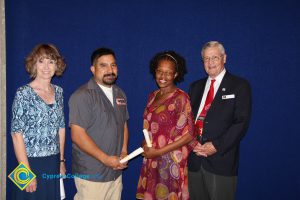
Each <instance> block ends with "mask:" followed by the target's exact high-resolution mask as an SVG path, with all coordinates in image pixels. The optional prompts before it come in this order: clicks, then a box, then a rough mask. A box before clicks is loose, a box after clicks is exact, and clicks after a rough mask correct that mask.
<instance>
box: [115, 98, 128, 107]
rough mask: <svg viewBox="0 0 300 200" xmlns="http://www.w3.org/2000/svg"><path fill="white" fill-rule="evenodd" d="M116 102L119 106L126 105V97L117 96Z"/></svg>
mask: <svg viewBox="0 0 300 200" xmlns="http://www.w3.org/2000/svg"><path fill="white" fill-rule="evenodd" d="M116 103H117V105H118V106H125V105H126V100H125V99H124V98H116Z"/></svg>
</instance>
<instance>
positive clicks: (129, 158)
mask: <svg viewBox="0 0 300 200" xmlns="http://www.w3.org/2000/svg"><path fill="white" fill-rule="evenodd" d="M143 152H144V149H143V148H142V147H140V148H138V149H136V150H134V151H133V152H131V153H130V154H129V155H127V156H126V157H125V158H123V159H122V160H120V163H125V162H127V161H129V160H131V159H132V158H134V157H136V156H138V155H140V154H141V153H143Z"/></svg>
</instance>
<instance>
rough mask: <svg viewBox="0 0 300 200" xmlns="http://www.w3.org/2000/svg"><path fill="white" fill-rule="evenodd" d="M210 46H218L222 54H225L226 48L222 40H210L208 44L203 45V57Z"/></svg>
mask: <svg viewBox="0 0 300 200" xmlns="http://www.w3.org/2000/svg"><path fill="white" fill-rule="evenodd" d="M209 47H218V48H219V49H220V51H221V54H222V55H225V48H224V46H223V45H222V44H221V43H220V42H218V41H209V42H207V43H206V44H204V45H203V47H202V50H201V56H202V58H203V53H204V51H205V50H206V49H207V48H209Z"/></svg>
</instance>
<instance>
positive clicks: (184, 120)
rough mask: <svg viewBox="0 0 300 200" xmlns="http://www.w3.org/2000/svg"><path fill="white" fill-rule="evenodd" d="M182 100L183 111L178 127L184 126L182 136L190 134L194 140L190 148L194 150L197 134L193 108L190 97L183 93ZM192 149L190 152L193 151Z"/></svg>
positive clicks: (181, 111)
mask: <svg viewBox="0 0 300 200" xmlns="http://www.w3.org/2000/svg"><path fill="white" fill-rule="evenodd" d="M180 99H181V102H182V103H181V107H180V108H181V110H180V116H179V118H178V122H177V127H180V126H184V127H183V128H182V130H183V131H182V134H181V135H184V134H187V133H188V134H190V135H191V136H192V137H193V138H194V139H193V140H192V141H191V142H190V143H189V145H188V147H189V148H191V149H193V147H194V146H196V144H197V141H196V132H195V128H194V120H193V114H192V108H191V104H190V99H189V97H188V95H186V94H185V93H183V94H182V95H180ZM191 149H190V150H191Z"/></svg>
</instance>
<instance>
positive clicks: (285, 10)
mask: <svg viewBox="0 0 300 200" xmlns="http://www.w3.org/2000/svg"><path fill="white" fill-rule="evenodd" d="M5 3H6V28H7V30H6V35H7V119H8V121H7V125H8V130H7V135H8V137H7V142H8V143H7V172H8V174H9V173H10V172H11V171H12V170H13V169H14V168H15V167H16V159H15V155H14V151H13V146H12V141H11V137H10V119H11V105H12V101H13V98H14V94H15V91H16V89H17V88H18V87H20V86H21V85H24V84H26V83H28V82H29V81H30V79H29V76H28V75H27V74H26V71H25V68H24V58H25V57H26V56H27V54H28V53H29V52H30V50H31V49H32V48H33V46H35V45H36V44H37V43H53V44H55V45H56V46H58V48H59V49H60V50H61V53H62V54H63V55H64V57H65V58H66V62H67V70H66V71H65V73H64V74H63V77H62V78H55V79H54V80H53V82H54V83H55V84H58V85H60V86H62V87H63V88H64V98H65V114H66V123H68V106H67V102H68V99H69V97H70V95H71V94H72V92H73V91H74V90H75V89H76V88H78V87H79V86H80V85H82V84H83V83H85V82H86V81H87V80H89V78H90V77H91V73H90V71H89V67H90V54H91V52H92V51H93V50H94V49H95V48H98V47H101V46H106V47H110V48H112V49H114V50H115V52H116V55H117V62H118V66H119V79H118V85H120V86H121V87H122V88H123V89H124V91H125V92H126V94H127V97H128V109H129V112H130V121H129V130H130V141H129V151H132V150H134V149H136V148H137V147H138V146H139V145H140V143H141V140H142V139H143V136H142V114H143V109H144V106H145V103H146V100H147V95H148V93H150V92H151V91H152V90H155V89H156V85H155V82H154V81H153V79H152V77H151V75H150V74H149V70H148V63H149V60H150V59H151V57H152V56H153V55H154V54H155V53H157V52H159V51H162V50H169V49H171V50H175V51H177V52H179V53H180V54H181V55H183V56H184V57H185V58H186V61H187V65H188V74H187V76H186V77H185V81H184V82H183V83H181V84H179V85H178V86H179V87H180V88H182V89H183V90H185V91H187V89H188V86H189V84H190V83H191V82H192V81H195V80H197V79H199V78H201V77H203V76H205V73H204V71H203V66H202V63H201V58H200V50H201V46H202V45H203V44H204V43H205V42H207V41H210V40H218V41H221V42H222V43H223V44H224V46H225V48H226V50H227V55H228V57H227V61H228V62H227V64H226V68H227V70H228V71H230V72H232V73H234V74H237V75H239V76H242V77H245V78H247V79H248V80H249V81H250V83H251V85H252V89H253V116H252V120H251V125H250V128H249V131H248V133H247V135H246V137H245V138H244V139H243V141H242V143H241V158H240V168H239V178H238V190H237V199H239V200H248V199H249V200H252V199H272V200H276V199H278V200H279V199H280V200H281V199H300V176H299V169H300V166H299V162H300V161H299V148H298V147H299V146H300V144H299V141H300V137H299V134H300V133H299V130H298V123H299V115H298V113H299V110H300V103H299V97H298V94H299V81H300V78H299V66H300V59H299V54H300V50H299V44H300V27H299V26H300V12H299V3H298V1H297V0H284V1H283V0H282V1H280V0H277V1H276V0H275V1H274V0H273V1H269V0H265V1H262V0H244V1H238V0H236V1H234V0H227V1H222V0H215V1H209V0H200V1H198V0H190V1H179V0H173V1H166V0H159V1H154V0H152V1H146V0H145V1H140V0H131V1H115V0H105V1H104V0H87V1H78V0H75V1H74V0H72V1H71V0H64V1H62V0H52V1H34V0H26V1H24V0H9V1H8V0H7V1H6V2H5ZM297 85H298V86H297ZM66 133H67V140H66V159H67V168H68V172H71V160H72V158H71V138H70V131H69V129H68V128H67V132H66ZM141 162H142V159H141V157H139V158H137V159H134V160H133V161H131V162H130V163H129V167H128V169H127V170H125V172H124V176H123V177H124V178H123V182H124V190H123V196H122V199H125V200H132V199H135V191H136V186H137V181H138V177H139V171H140V166H141ZM65 186H66V194H67V197H68V199H73V196H74V194H75V191H76V190H75V186H74V183H73V180H72V179H68V180H65ZM12 187H15V186H14V185H13V183H12V182H11V181H10V180H7V199H10V196H11V194H10V192H9V191H11V188H12Z"/></svg>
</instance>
